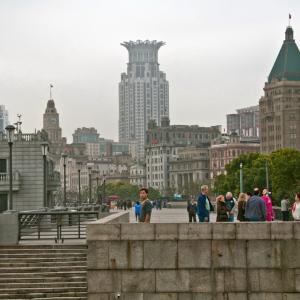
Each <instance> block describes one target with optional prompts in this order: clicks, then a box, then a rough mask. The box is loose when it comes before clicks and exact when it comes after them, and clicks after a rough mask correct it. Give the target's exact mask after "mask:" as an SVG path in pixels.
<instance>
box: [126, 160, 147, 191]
mask: <svg viewBox="0 0 300 300" xmlns="http://www.w3.org/2000/svg"><path fill="white" fill-rule="evenodd" d="M129 182H130V184H133V185H137V186H139V187H145V186H146V168H145V165H144V164H141V163H139V164H135V165H133V166H131V167H130V175H129Z"/></svg>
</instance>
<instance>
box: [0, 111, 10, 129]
mask: <svg viewBox="0 0 300 300" xmlns="http://www.w3.org/2000/svg"><path fill="white" fill-rule="evenodd" d="M7 125H9V121H8V111H7V110H6V109H5V106H4V105H0V133H1V132H2V133H5V128H6V126H7Z"/></svg>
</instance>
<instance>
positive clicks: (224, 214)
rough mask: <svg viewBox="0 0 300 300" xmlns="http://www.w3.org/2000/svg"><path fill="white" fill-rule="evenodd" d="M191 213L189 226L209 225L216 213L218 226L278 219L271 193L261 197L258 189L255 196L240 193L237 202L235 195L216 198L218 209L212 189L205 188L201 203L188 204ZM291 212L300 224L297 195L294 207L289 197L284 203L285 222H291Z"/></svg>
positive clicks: (283, 217) (285, 198)
mask: <svg viewBox="0 0 300 300" xmlns="http://www.w3.org/2000/svg"><path fill="white" fill-rule="evenodd" d="M187 211H188V215H189V222H197V217H198V221H199V222H209V221H210V212H213V211H215V212H216V214H217V217H216V221H217V222H234V221H235V220H237V221H240V222H245V221H248V222H263V221H267V222H271V221H273V220H274V219H275V214H274V210H273V204H272V198H271V196H270V193H269V192H268V190H267V189H264V190H263V191H262V193H261V194H260V190H259V189H258V188H255V189H254V190H253V192H252V193H251V192H247V193H240V194H239V197H238V199H237V200H236V199H235V198H234V197H233V195H232V193H231V192H227V193H226V195H219V196H217V197H216V208H215V207H214V206H213V205H212V203H211V201H210V199H209V197H208V186H207V185H203V186H201V193H200V195H199V196H198V199H197V202H196V200H195V199H194V198H193V199H191V201H190V202H189V203H188V206H187ZM290 211H291V213H292V217H293V220H295V221H300V194H296V195H295V202H294V203H293V205H290V201H289V200H288V198H287V197H284V199H282V201H281V219H282V221H288V220H289V215H290Z"/></svg>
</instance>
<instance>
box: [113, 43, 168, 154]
mask: <svg viewBox="0 0 300 300" xmlns="http://www.w3.org/2000/svg"><path fill="white" fill-rule="evenodd" d="M121 45H122V46H124V47H125V48H126V49H127V50H128V52H129V62H128V64H127V73H122V74H121V82H120V83H119V141H120V142H121V143H128V144H130V151H131V153H132V155H133V156H134V157H135V158H137V159H138V160H144V158H145V157H144V156H145V148H144V147H145V134H146V130H147V129H148V122H149V120H150V119H153V120H155V121H156V124H158V125H159V126H160V124H161V118H162V116H169V83H168V81H167V80H166V74H165V73H164V72H162V71H160V69H159V63H158V50H159V48H160V47H161V46H163V45H164V43H163V42H158V41H148V40H147V41H140V40H138V41H136V42H133V41H130V42H124V43H122V44H121Z"/></svg>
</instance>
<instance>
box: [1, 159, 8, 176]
mask: <svg viewBox="0 0 300 300" xmlns="http://www.w3.org/2000/svg"><path fill="white" fill-rule="evenodd" d="M6 166H7V164H6V159H3V158H1V159H0V173H6V172H7V168H6Z"/></svg>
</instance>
